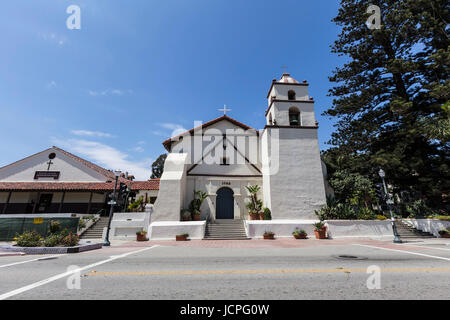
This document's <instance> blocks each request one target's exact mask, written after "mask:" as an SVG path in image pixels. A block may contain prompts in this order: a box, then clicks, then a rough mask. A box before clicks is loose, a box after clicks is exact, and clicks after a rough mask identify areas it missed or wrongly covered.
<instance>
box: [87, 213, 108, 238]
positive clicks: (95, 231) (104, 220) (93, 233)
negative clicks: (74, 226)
mask: <svg viewBox="0 0 450 320" xmlns="http://www.w3.org/2000/svg"><path fill="white" fill-rule="evenodd" d="M107 226H108V217H100V220H98V221H97V222H96V223H95V224H94V225H93V226H91V227H90V228H89V229H87V230H86V231H85V232H84V233H83V234H82V235H81V237H80V239H102V235H103V228H106V227H107Z"/></svg>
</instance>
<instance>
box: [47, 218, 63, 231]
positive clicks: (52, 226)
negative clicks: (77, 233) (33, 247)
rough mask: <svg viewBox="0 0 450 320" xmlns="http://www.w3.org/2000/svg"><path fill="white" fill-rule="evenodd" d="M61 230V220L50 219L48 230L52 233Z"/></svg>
mask: <svg viewBox="0 0 450 320" xmlns="http://www.w3.org/2000/svg"><path fill="white" fill-rule="evenodd" d="M59 231H61V222H59V221H53V220H50V222H49V224H48V232H49V233H50V234H55V233H58V232H59Z"/></svg>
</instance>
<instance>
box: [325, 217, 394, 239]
mask: <svg viewBox="0 0 450 320" xmlns="http://www.w3.org/2000/svg"><path fill="white" fill-rule="evenodd" d="M326 225H327V227H328V230H327V232H328V237H329V238H352V237H369V238H382V237H386V238H394V234H393V231H392V223H391V221H390V220H328V221H327V223H326Z"/></svg>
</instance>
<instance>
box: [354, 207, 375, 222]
mask: <svg viewBox="0 0 450 320" xmlns="http://www.w3.org/2000/svg"><path fill="white" fill-rule="evenodd" d="M358 219H359V220H375V219H377V215H376V214H375V212H373V210H370V209H368V208H361V209H359V211H358Z"/></svg>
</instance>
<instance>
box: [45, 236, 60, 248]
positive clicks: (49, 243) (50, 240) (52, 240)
mask: <svg viewBox="0 0 450 320" xmlns="http://www.w3.org/2000/svg"><path fill="white" fill-rule="evenodd" d="M60 241H61V235H59V234H52V235H50V236H48V237H47V238H45V239H44V241H43V244H44V247H56V246H57V245H59V244H60Z"/></svg>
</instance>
